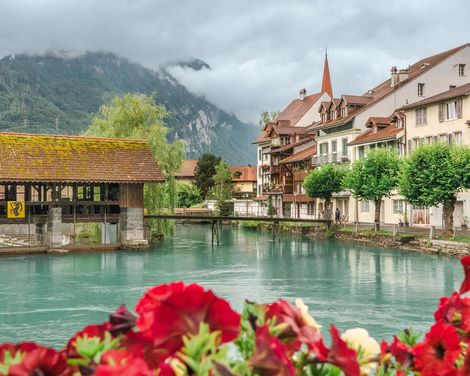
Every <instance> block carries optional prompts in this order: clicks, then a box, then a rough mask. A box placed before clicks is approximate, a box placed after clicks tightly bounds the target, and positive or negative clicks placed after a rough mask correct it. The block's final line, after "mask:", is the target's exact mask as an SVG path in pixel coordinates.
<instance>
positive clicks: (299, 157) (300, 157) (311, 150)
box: [279, 145, 317, 164]
mask: <svg viewBox="0 0 470 376" xmlns="http://www.w3.org/2000/svg"><path fill="white" fill-rule="evenodd" d="M316 152H317V147H316V145H313V146H310V147H308V148H306V149H304V150H301V151H299V152H298V153H295V154H293V155H291V156H290V157H287V158H285V159H283V160H281V161H280V162H279V163H281V164H286V163H294V162H301V161H305V160H306V159H309V158H311V157H312V156H313V155H315V153H316Z"/></svg>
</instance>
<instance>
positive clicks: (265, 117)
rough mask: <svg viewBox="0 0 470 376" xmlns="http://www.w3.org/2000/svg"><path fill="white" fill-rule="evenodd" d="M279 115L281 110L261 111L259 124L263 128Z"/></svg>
mask: <svg viewBox="0 0 470 376" xmlns="http://www.w3.org/2000/svg"><path fill="white" fill-rule="evenodd" d="M278 116H279V111H271V112H269V111H263V112H261V115H260V117H259V122H258V123H259V126H260V127H261V128H263V127H264V126H265V125H266V124H268V123H269V122H271V121H274V120H276V118H277V117H278Z"/></svg>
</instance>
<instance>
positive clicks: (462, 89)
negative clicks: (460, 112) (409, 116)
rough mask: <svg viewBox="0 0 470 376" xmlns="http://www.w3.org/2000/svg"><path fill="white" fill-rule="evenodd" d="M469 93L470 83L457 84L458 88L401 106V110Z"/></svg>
mask: <svg viewBox="0 0 470 376" xmlns="http://www.w3.org/2000/svg"><path fill="white" fill-rule="evenodd" d="M469 94H470V83H468V84H465V85H461V86H457V87H456V88H453V89H450V90H447V91H444V92H442V93H439V94H436V95H433V96H432V97H429V98H426V99H423V100H420V101H418V102H415V103H411V104H408V105H406V106H403V107H401V108H400V110H407V109H410V108H415V107H421V106H424V105H427V104H431V103H436V102H441V101H445V100H447V99H452V98H456V97H460V96H463V95H469Z"/></svg>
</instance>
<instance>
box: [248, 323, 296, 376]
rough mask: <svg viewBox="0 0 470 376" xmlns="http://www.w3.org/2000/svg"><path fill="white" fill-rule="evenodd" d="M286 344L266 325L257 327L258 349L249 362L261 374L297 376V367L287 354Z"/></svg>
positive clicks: (265, 375) (264, 375)
mask: <svg viewBox="0 0 470 376" xmlns="http://www.w3.org/2000/svg"><path fill="white" fill-rule="evenodd" d="M286 350H287V349H286V346H284V345H283V344H282V342H281V341H279V339H278V338H277V337H274V336H272V335H271V334H269V328H268V327H267V326H266V325H264V326H260V327H258V328H256V351H255V353H254V354H253V356H252V357H251V359H250V361H249V364H250V366H251V367H253V368H254V369H255V371H256V373H257V374H259V375H261V376H295V369H294V366H293V365H292V362H291V361H290V359H289V358H288V356H287V354H286Z"/></svg>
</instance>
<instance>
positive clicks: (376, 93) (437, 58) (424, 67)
mask: <svg viewBox="0 0 470 376" xmlns="http://www.w3.org/2000/svg"><path fill="white" fill-rule="evenodd" d="M466 47H470V43H466V44H463V45H461V46H458V47H455V48H452V49H450V50H447V51H444V52H441V53H439V54H436V55H432V56H428V57H425V58H423V59H421V60H419V61H418V62H416V63H414V64H413V65H410V67H409V68H408V79H406V80H403V81H402V82H399V83H397V84H396V85H395V86H393V87H392V86H391V85H390V81H391V79H390V78H389V79H388V80H385V81H384V82H382V83H381V84H379V85H377V86H376V87H374V88H373V89H371V90H368V91H367V92H366V93H364V94H363V95H362V96H363V97H367V98H372V99H371V100H369V101H368V102H367V104H365V105H364V106H362V107H360V108H358V109H356V110H355V111H354V114H353V113H352V112H350V114H349V115H348V116H347V117H346V118H340V119H336V120H333V121H329V122H325V123H320V124H318V125H315V126H313V125H312V126H309V130H314V129H326V128H331V127H333V126H336V125H340V124H345V123H346V122H347V121H349V120H351V119H352V118H353V117H354V116H355V115H357V114H359V113H361V112H363V111H365V110H366V109H368V108H370V107H371V106H373V105H374V104H375V103H377V102H379V101H380V100H382V99H383V98H384V97H386V96H388V95H390V94H392V93H394V92H395V91H397V90H398V89H400V88H401V87H403V86H405V85H406V84H408V83H409V82H410V81H411V80H413V79H415V78H417V77H419V76H420V75H422V74H423V73H425V72H427V71H429V70H430V69H432V68H434V67H435V66H436V65H437V64H439V63H441V62H442V61H444V60H445V59H447V58H448V57H449V56H451V55H453V54H455V53H457V52H459V51H460V50H462V49H464V48H466ZM351 115H353V116H351Z"/></svg>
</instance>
